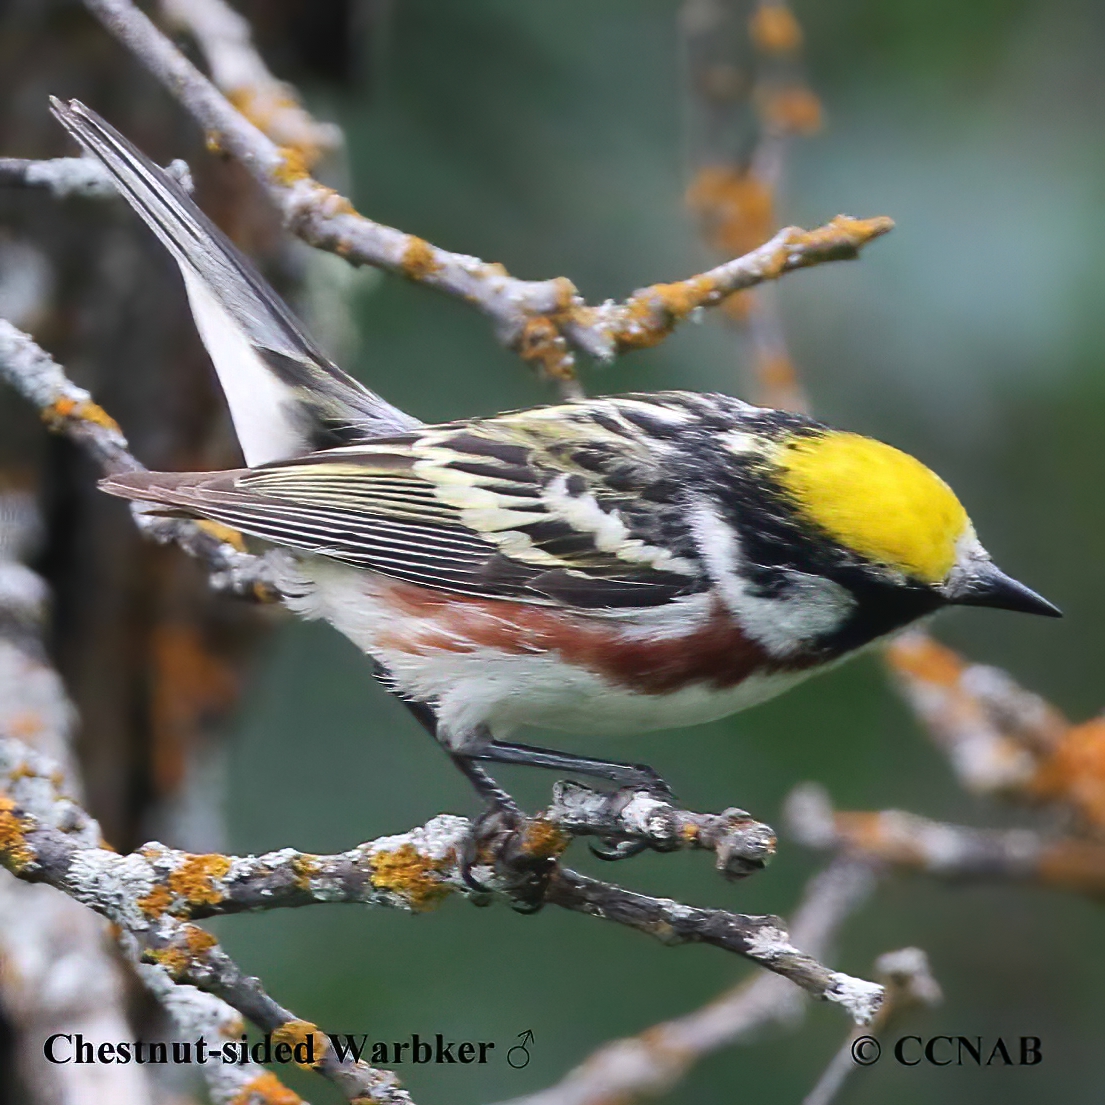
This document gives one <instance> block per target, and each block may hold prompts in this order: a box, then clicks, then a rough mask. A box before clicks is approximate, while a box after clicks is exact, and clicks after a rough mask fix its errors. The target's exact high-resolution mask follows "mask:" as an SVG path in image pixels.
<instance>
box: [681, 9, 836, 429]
mask: <svg viewBox="0 0 1105 1105" xmlns="http://www.w3.org/2000/svg"><path fill="white" fill-rule="evenodd" d="M680 29H681V31H682V41H683V53H684V59H685V60H684V67H685V70H686V74H687V90H688V97H687V98H688V107H689V110H688V112H687V115H688V120H689V124H690V126H689V131H690V134H689V141H688V143H687V145H688V148H689V150H690V157H691V162H692V164H691V168H692V176H691V181H690V183H689V185H688V187H687V191H686V203H687V206H688V208H689V209H690V210H691V212H692V213H693V214H694V215H695V216H696V218H697V220H698V223H699V227H700V230H701V234H702V237H703V240H704V242H705V243H706V245H707V246H709V248H710V249H711V250H712V251H713V252H715V253H717V254H719V255H721V256H723V257H734V256H739V255H741V254H743V253H746V252H748V251H749V250H750V249H753V248H754V247H756V246H759V245H760V244H761V243H762V242H764V241H766V240H767V239H768V238H769V237H770V236H771V235H772V233H773V232H774V228H775V226H776V221H775V220H776V212H775V207H776V202H775V201H776V196H777V194H778V191H779V186H780V182H781V179H782V175H783V168H784V165H785V155H786V151H787V149H788V148H789V146H790V144H791V142H792V140H793V139H794V137H795V136H797V135H802V134H811V133H813V132H815V131H816V130H817V129H818V127H819V125H820V122H821V108H820V103H819V101H818V99H817V97H816V96H815V95H814V93H813V92H812V91H811V90H810V88H809V87H808V85H807V84H806V81H805V77H804V74H803V72H802V61H801V47H802V29H801V27H800V26H799V24H798V21H797V19H796V18H795V17H794V14H793V12H792V11H791V10H790V8H789V7H788V5H787V4H786V3H785V0H685V2H684V4H683V8H682V11H681V13H680ZM723 314H724V317H725V318H726V320H727V321H729V322H730V323H731V324H733V325H734V326H735V327H736V328H737V329H739V330H740V331H741V332H742V334H743V337H744V338H745V341H744V343H743V348H744V350H745V351H746V356H747V360H748V362H749V367H750V370H751V376H752V379H753V384H754V388H755V393H756V398H757V401H758V402H762V403H764V404H766V405H767V406H770V407H777V408H781V409H784V410H798V411H804V412H808V411H809V409H810V403H809V398H808V396H807V395H806V393H805V390H804V389H803V387H802V384H801V381H800V379H799V376H798V372H797V370H796V368H795V366H794V363H793V361H792V360H791V357H790V354H789V352H788V350H787V343H786V338H785V335H784V333H783V327H782V320H781V318H780V313H779V306H778V302H777V297H776V296H775V294H774V289H772V288H771V287H763V288H760V289H758V290H757V291H755V292H749V293H747V294H744V295H734V296H732V297H730V298H729V299H728V300H727V301H726V303H725V305H724V309H723Z"/></svg>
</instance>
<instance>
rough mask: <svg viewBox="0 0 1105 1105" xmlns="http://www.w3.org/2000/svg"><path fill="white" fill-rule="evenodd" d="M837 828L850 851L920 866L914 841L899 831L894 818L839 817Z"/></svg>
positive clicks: (861, 813) (879, 815)
mask: <svg viewBox="0 0 1105 1105" xmlns="http://www.w3.org/2000/svg"><path fill="white" fill-rule="evenodd" d="M833 827H834V829H835V831H836V834H837V836H838V838H839V839H840V840H841V842H842V843H844V844H845V845H846V846H847V847H848V848H850V849H854V850H855V851H859V852H867V853H869V854H870V855H876V856H879V857H880V858H882V859H885V860H889V861H890V862H891V863H903V864H911V865H912V864H916V863H917V862H918V861H919V860H920V859H921V853H920V851H919V850H918V848H917V846H916V844H915V842H914V841H913V839H912V837H908V836H903V834H902V833H901V832H900V831H898V830H900V828H901V826H900V824H899V822H898V821H897V820H896V818H895V817H894V816H893V815H890V816H888V815H886V814H883V813H870V812H867V811H859V812H853V811H849V812H845V813H836V814H834V815H833Z"/></svg>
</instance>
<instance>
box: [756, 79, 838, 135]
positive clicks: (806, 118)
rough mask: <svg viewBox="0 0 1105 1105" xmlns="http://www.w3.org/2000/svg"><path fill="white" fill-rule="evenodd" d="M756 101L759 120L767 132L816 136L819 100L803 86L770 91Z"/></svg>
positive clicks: (818, 120) (819, 111)
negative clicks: (757, 102)
mask: <svg viewBox="0 0 1105 1105" xmlns="http://www.w3.org/2000/svg"><path fill="white" fill-rule="evenodd" d="M758 100H759V105H758V106H759V111H760V117H761V118H762V119H763V122H764V126H765V127H767V128H768V129H769V130H772V131H776V132H778V133H782V134H816V133H817V131H818V130H820V129H821V121H822V112H821V101H820V100H819V99H818V98H817V97H816V96H815V95H814V94H813V93H812V92H811V91H810V90H809V89H808V88H806V87H805V85H801V84H792V85H788V86H786V87H785V88H777V89H772V90H771V91H770V92H767V93H765V94H764V95H762V96H760V97H758Z"/></svg>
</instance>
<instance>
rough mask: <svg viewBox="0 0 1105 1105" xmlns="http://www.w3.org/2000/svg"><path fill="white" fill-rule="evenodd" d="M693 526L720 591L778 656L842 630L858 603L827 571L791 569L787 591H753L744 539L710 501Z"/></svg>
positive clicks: (696, 515) (695, 513)
mask: <svg viewBox="0 0 1105 1105" xmlns="http://www.w3.org/2000/svg"><path fill="white" fill-rule="evenodd" d="M691 530H692V532H693V533H694V536H695V540H696V542H697V544H698V549H699V552H700V553H701V554H702V558H703V559H704V560H705V561H706V567H707V570H708V571H709V573H710V578H711V579H712V580H713V582H714V585H715V587H716V588H717V591H718V594H719V595H720V596H721V599H722V601H723V602H724V603H725V605H726V606H727V607H728V608H729V610H730V611H731V612H732V613H733V614H734V615H735V616H736V617H737V619H738V620H739V622H740V626H741V629H743V630H744V632H745V633H747V634H748V636H750V637H751V638H752V639H753V640H755V641H756V642H757V643H758V644H761V645H762V646H763V647H764V648H765V649H766V650H767V651H768V652H769V653H770V654H771V655H772V656H775V657H778V658H780V659H782V658H785V657H787V656H793V655H794V654H795V653H796V652H798V651H800V650H801V649H802V648H803V647H804V646H805V645H807V644H809V643H810V642H811V641H813V640H815V639H816V638H818V637H821V636H824V635H826V634H830V633H833V632H834V631H835V630H837V629H839V628H840V627H841V626H842V625H843V624H844V623H845V621H847V619H848V617H849V615H850V614H851V612H852V610H853V609H854V607H855V605H856V600H855V598H854V597H853V595H852V593H851V592H850V591H849V590H848V589H847V588H846V587H843V586H841V585H840V584H839V583H834V582H833V581H832V580H831V579H826V578H825V577H824V576H819V575H812V574H810V573H807V572H798V571H793V570H788V571H786V572H785V575H786V577H787V580H788V583H789V585H790V586H789V588H788V591H787V593H786V595H784V596H781V597H778V598H764V597H762V596H760V595H756V594H753V593H752V590H751V584H750V582H749V581H748V580H747V579H746V578H745V577H744V576H743V575H742V574H741V566H742V563H743V561H744V554H743V552H742V550H741V547H740V539H739V538H738V536H737V534H736V533H735V532H734V531H733V529H732V528H731V527H730V526H728V525H727V524H726V523H725V522H724V521H723V520H722V519H721V517H720V516H719V515H718V513H717V511H716V510H714V508H713V507H712V506H710V505H709V504H708V503H706V502H700V503H698V505H697V506H695V507H694V508H693V509H692V511H691Z"/></svg>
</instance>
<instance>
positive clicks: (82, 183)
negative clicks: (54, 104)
mask: <svg viewBox="0 0 1105 1105" xmlns="http://www.w3.org/2000/svg"><path fill="white" fill-rule="evenodd" d="M166 168H167V170H168V172H170V173H172V175H173V176H174V177H175V178H176V179H177V181H178V182H179V183H180V184H181V185H182V186H183V187H184V189H185V191H188V192H191V191H192V174H191V172H190V170H189V168H188V163H187V162H185V161H182V160H180V159H179V158H178V159H177V160H175V161H172V162H170V164H169V165H168V166H167V167H166ZM12 186H16V187H20V188H45V189H47V190H48V191H49V192H51V193H52V195H53V196H54V198H55V199H67V198H68V197H69V196H83V197H84V198H86V199H101V200H102V199H116V198H117V197H118V195H119V190H118V188H117V187H116V185H115V178H114V177H113V176H112V175H111V174H110V173H109V172H108V171H107V169H105V168H104V166H103V165H102V163H101V162H99V161H97V160H96V158H94V157H52V158H49V159H48V160H45V161H35V160H33V159H31V160H29V159H27V158H23V157H0V187H12Z"/></svg>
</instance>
